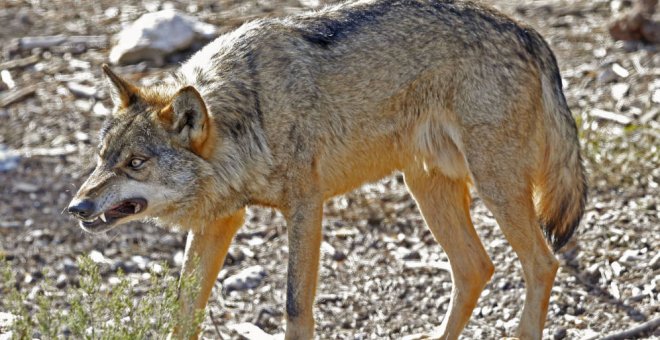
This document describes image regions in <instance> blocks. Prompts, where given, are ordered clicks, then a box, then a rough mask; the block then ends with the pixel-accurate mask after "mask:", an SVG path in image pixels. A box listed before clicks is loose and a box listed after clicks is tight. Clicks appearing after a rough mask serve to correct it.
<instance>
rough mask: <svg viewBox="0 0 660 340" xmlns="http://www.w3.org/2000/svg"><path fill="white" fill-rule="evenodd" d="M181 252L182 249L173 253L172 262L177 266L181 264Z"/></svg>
mask: <svg viewBox="0 0 660 340" xmlns="http://www.w3.org/2000/svg"><path fill="white" fill-rule="evenodd" d="M183 256H184V254H183V252H182V251H180V250H179V251H177V252H176V254H174V264H175V265H177V266H181V265H183Z"/></svg>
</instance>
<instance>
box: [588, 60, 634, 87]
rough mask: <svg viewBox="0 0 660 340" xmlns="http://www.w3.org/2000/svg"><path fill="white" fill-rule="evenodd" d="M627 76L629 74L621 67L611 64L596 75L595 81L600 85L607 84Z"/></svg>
mask: <svg viewBox="0 0 660 340" xmlns="http://www.w3.org/2000/svg"><path fill="white" fill-rule="evenodd" d="M629 75H630V72H628V70H626V69H625V68H624V67H623V66H621V65H619V64H617V63H613V64H608V65H607V66H605V68H604V69H603V70H602V71H600V73H599V74H598V78H597V79H596V80H597V81H598V83H600V84H607V83H610V82H613V81H615V80H617V79H620V78H627V77H628V76H629Z"/></svg>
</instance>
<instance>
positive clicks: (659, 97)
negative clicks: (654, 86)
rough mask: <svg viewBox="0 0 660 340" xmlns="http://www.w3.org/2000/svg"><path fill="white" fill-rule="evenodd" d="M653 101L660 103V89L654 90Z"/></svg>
mask: <svg viewBox="0 0 660 340" xmlns="http://www.w3.org/2000/svg"><path fill="white" fill-rule="evenodd" d="M651 101H652V102H654V103H658V104H660V89H658V90H655V91H653V94H652V95H651Z"/></svg>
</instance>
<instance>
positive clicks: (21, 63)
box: [0, 55, 39, 70]
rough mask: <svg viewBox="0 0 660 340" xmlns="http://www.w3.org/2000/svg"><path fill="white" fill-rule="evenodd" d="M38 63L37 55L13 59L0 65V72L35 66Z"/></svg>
mask: <svg viewBox="0 0 660 340" xmlns="http://www.w3.org/2000/svg"><path fill="white" fill-rule="evenodd" d="M38 61H39V56H38V55H31V56H29V57H25V58H21V59H14V60H9V61H5V62H3V63H0V70H10V69H12V68H17V67H25V66H28V65H32V64H36V63H37V62H38Z"/></svg>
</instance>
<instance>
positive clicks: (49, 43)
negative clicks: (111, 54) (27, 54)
mask: <svg viewBox="0 0 660 340" xmlns="http://www.w3.org/2000/svg"><path fill="white" fill-rule="evenodd" d="M17 45H18V48H20V49H22V50H31V49H33V48H37V47H39V48H50V47H55V46H75V45H83V46H85V47H94V48H105V47H107V45H108V37H106V36H104V35H72V36H66V35H47V36H41V37H23V38H18V40H17Z"/></svg>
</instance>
